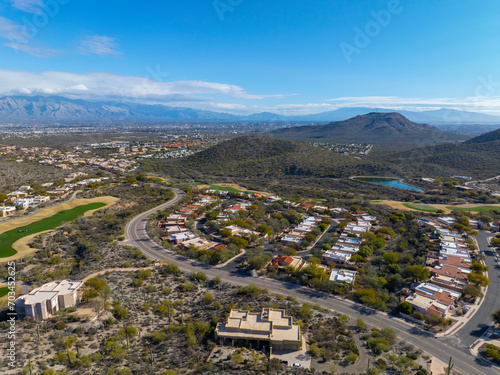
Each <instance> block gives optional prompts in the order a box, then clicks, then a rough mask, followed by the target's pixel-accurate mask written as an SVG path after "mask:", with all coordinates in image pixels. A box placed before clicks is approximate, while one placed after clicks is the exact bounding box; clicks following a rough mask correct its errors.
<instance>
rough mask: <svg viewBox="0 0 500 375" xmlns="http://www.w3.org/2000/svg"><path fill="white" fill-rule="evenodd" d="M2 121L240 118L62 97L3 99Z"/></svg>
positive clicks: (0, 109)
mask: <svg viewBox="0 0 500 375" xmlns="http://www.w3.org/2000/svg"><path fill="white" fill-rule="evenodd" d="M0 119H1V120H79V119H80V120H95V121H109V120H154V119H164V120H174V121H190V120H203V121H238V120H239V119H240V118H239V117H238V116H234V115H231V114H229V113H220V112H211V111H202V110H197V109H192V108H177V107H167V106H164V105H145V104H135V103H126V102H90V101H85V100H72V99H67V98H62V97H56V96H52V97H45V96H33V97H25V96H10V97H3V98H0Z"/></svg>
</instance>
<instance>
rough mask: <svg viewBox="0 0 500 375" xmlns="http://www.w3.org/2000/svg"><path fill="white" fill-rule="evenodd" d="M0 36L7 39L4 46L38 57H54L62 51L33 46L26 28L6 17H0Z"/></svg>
mask: <svg viewBox="0 0 500 375" xmlns="http://www.w3.org/2000/svg"><path fill="white" fill-rule="evenodd" d="M0 38H2V39H5V40H6V41H5V42H4V43H3V44H2V46H4V47H7V48H12V49H14V50H16V51H21V52H26V53H29V54H30V55H32V56H36V57H52V56H54V55H56V54H58V53H59V52H60V51H58V50H55V49H51V48H45V47H39V46H33V45H32V44H31V40H30V38H29V36H28V35H27V32H26V30H25V28H24V27H23V26H21V25H18V24H16V23H14V22H12V21H11V20H9V19H7V18H5V17H0Z"/></svg>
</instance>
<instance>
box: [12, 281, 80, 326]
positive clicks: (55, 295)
mask: <svg viewBox="0 0 500 375" xmlns="http://www.w3.org/2000/svg"><path fill="white" fill-rule="evenodd" d="M82 286H83V281H71V280H63V281H54V282H51V283H48V284H45V285H42V286H41V287H40V288H36V289H34V290H32V291H31V292H30V293H28V294H25V295H22V296H21V297H19V298H18V299H17V300H16V311H17V313H18V314H19V317H20V318H24V317H31V318H33V319H35V320H47V319H48V318H50V317H51V316H52V315H53V314H55V313H56V312H57V311H59V310H61V309H64V308H67V307H71V306H75V305H76V304H77V303H78V302H79V301H80V289H81V288H82Z"/></svg>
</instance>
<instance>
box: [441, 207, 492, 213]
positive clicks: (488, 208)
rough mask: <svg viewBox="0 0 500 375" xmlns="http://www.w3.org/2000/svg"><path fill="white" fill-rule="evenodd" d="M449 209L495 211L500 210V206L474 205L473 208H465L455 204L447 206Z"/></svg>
mask: <svg viewBox="0 0 500 375" xmlns="http://www.w3.org/2000/svg"><path fill="white" fill-rule="evenodd" d="M446 208H447V209H448V210H452V211H453V210H455V211H464V212H469V211H470V212H487V211H493V210H497V211H500V207H495V206H477V207H472V208H465V207H455V206H448V207H446Z"/></svg>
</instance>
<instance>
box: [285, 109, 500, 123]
mask: <svg viewBox="0 0 500 375" xmlns="http://www.w3.org/2000/svg"><path fill="white" fill-rule="evenodd" d="M372 112H378V113H390V112H397V113H400V114H402V115H403V116H405V117H406V118H408V119H409V120H411V121H414V122H418V123H431V124H500V117H498V116H491V115H488V114H483V113H474V112H465V111H457V110H454V109H446V108H441V109H437V110H431V111H423V112H413V111H404V110H394V109H387V108H368V107H346V108H339V109H337V110H335V111H329V112H323V113H318V114H313V115H305V116H300V119H301V120H303V121H322V122H326V121H328V122H332V121H342V120H347V119H349V118H352V117H355V116H359V115H364V114H366V113H372ZM294 119H298V118H297V117H295V118H294Z"/></svg>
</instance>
